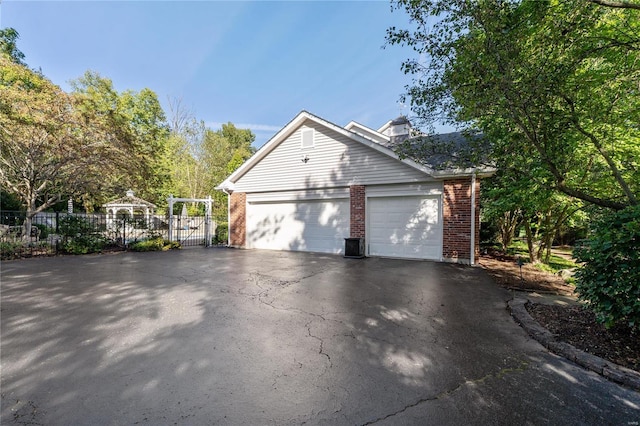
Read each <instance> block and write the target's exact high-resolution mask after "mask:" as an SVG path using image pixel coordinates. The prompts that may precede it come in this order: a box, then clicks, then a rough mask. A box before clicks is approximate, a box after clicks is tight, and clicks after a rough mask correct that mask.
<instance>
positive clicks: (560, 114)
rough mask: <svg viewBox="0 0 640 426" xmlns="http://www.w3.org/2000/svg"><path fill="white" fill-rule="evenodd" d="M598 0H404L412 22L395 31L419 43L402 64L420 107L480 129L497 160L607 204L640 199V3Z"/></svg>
mask: <svg viewBox="0 0 640 426" xmlns="http://www.w3.org/2000/svg"><path fill="white" fill-rule="evenodd" d="M597 3H603V2H596V1H594V2H587V1H582V0H567V1H555V0H554V1H551V0H547V1H545V0H522V1H513V2H512V1H500V0H490V1H481V2H476V1H471V0H447V1H423V2H415V1H410V0H399V1H397V2H396V3H395V5H396V7H397V8H403V9H405V10H406V11H407V12H408V14H409V16H410V18H411V20H412V23H413V24H414V27H413V29H397V28H390V29H389V30H388V33H387V40H388V42H389V43H391V44H404V45H408V46H410V47H412V48H413V49H414V50H415V51H416V52H417V53H418V54H419V55H420V59H419V60H409V61H406V62H405V63H404V65H403V69H404V71H405V72H406V73H409V74H412V75H414V76H415V78H414V82H413V84H412V85H411V86H410V87H408V92H407V97H408V98H409V100H410V104H411V107H412V109H413V111H414V112H415V113H416V114H417V116H418V118H420V119H422V120H423V122H426V123H433V122H437V121H446V122H449V123H455V124H458V125H461V126H463V127H466V128H470V129H476V130H480V131H481V132H482V133H483V134H484V136H485V138H484V139H481V141H482V142H481V143H478V144H482V148H483V149H485V150H487V151H488V152H489V153H490V156H491V158H492V159H493V161H495V164H496V165H497V166H498V167H499V168H507V169H514V170H518V171H519V172H520V173H522V174H525V175H527V176H528V177H529V178H530V179H532V180H535V181H536V182H537V183H539V184H541V185H543V186H545V187H547V188H553V189H555V190H559V191H561V192H563V193H565V194H567V195H569V196H571V197H574V198H577V199H580V200H584V201H586V202H588V203H592V204H595V205H598V206H602V207H608V208H613V209H621V208H623V207H625V206H627V205H637V204H638V194H639V193H640V163H639V161H640V126H639V125H638V123H640V96H639V94H640V84H639V83H640V11H637V10H635V9H634V8H633V7H626V8H624V7H609V6H610V5H609V6H603V5H599V4H597ZM604 3H614V2H604ZM625 3H628V5H633V3H630V2H625ZM478 141H480V140H478ZM532 166H533V167H532ZM531 171H534V173H530V172H531Z"/></svg>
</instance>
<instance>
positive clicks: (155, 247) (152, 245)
mask: <svg viewBox="0 0 640 426" xmlns="http://www.w3.org/2000/svg"><path fill="white" fill-rule="evenodd" d="M181 247H182V246H181V245H180V243H179V242H177V241H169V240H165V239H163V238H162V237H154V238H150V239H148V240H144V241H138V242H135V243H132V244H129V250H132V251H167V250H173V249H179V248H181Z"/></svg>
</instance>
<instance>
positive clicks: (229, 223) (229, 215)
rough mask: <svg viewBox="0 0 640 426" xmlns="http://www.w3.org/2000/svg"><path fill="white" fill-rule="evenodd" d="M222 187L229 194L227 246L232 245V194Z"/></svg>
mask: <svg viewBox="0 0 640 426" xmlns="http://www.w3.org/2000/svg"><path fill="white" fill-rule="evenodd" d="M221 189H222V192H224V193H225V194H227V247H231V194H230V193H228V192H227V190H226V189H225V188H221Z"/></svg>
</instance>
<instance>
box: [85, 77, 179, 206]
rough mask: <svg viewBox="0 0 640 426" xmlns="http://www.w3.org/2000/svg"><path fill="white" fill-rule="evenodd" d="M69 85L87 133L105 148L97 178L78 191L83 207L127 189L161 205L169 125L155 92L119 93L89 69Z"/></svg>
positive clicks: (165, 183)
mask: <svg viewBox="0 0 640 426" xmlns="http://www.w3.org/2000/svg"><path fill="white" fill-rule="evenodd" d="M72 87H73V93H72V94H73V97H74V100H75V103H76V109H77V111H78V112H79V114H80V115H81V117H82V118H83V119H84V120H86V121H87V122H90V123H92V127H91V129H90V130H91V131H90V133H85V134H86V136H87V137H89V138H91V139H92V140H93V141H94V144H95V145H96V146H98V147H102V148H103V149H104V151H103V153H104V155H103V157H102V158H100V159H98V162H97V164H99V167H100V171H101V180H100V181H99V182H96V185H94V186H91V187H88V188H86V190H85V191H84V192H83V194H82V199H83V201H84V204H85V208H87V209H90V208H92V207H93V206H94V205H101V204H103V203H104V202H106V201H107V199H108V198H111V197H113V196H120V195H121V194H122V193H123V192H124V191H125V190H127V189H132V188H133V189H135V191H136V193H137V194H138V195H139V196H140V197H141V198H144V199H146V200H148V201H151V202H153V203H155V204H160V205H162V204H163V203H165V202H166V200H165V199H166V196H167V195H168V194H166V193H165V187H166V185H167V182H168V181H169V180H170V171H169V162H168V161H169V160H168V156H169V151H168V143H169V139H168V138H169V129H168V126H167V124H166V118H165V115H164V111H163V110H162V107H161V106H160V102H159V101H158V98H157V95H156V94H155V93H154V92H153V91H151V90H149V89H142V90H141V91H140V92H134V91H131V90H128V91H124V92H122V93H119V92H118V91H117V90H116V89H115V88H114V87H113V83H112V81H111V80H110V79H108V78H104V77H102V76H100V74H98V73H96V72H90V71H88V72H86V73H85V74H84V75H83V76H82V77H80V78H79V79H77V80H75V81H73V82H72Z"/></svg>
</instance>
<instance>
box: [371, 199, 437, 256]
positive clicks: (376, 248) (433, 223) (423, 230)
mask: <svg viewBox="0 0 640 426" xmlns="http://www.w3.org/2000/svg"><path fill="white" fill-rule="evenodd" d="M367 210H368V212H369V228H368V242H369V255H371V256H389V257H401V258H416V259H435V260H439V259H440V258H441V256H442V220H441V214H440V196H428V197H380V198H378V197H376V198H368V199H367Z"/></svg>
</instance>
